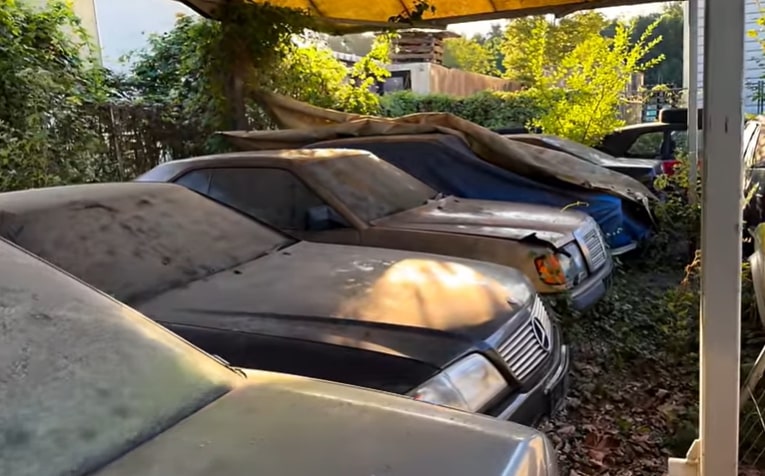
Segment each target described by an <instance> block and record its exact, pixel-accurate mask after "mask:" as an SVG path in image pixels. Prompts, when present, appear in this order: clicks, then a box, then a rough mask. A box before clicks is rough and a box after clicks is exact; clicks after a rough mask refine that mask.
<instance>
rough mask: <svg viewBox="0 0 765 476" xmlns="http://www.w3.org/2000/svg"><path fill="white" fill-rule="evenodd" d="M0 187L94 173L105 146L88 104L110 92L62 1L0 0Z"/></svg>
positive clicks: (53, 181)
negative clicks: (33, 3)
mask: <svg viewBox="0 0 765 476" xmlns="http://www.w3.org/2000/svg"><path fill="white" fill-rule="evenodd" d="M0 35H2V41H0V45H2V46H0V190H2V191H6V190H15V189H21V188H28V187H36V186H46V185H57V184H61V183H70V182H78V181H88V180H92V179H93V178H94V175H93V170H94V169H95V164H94V161H95V160H96V157H98V155H99V153H100V152H101V151H102V150H103V147H104V144H103V140H102V138H101V137H99V135H98V132H97V128H96V127H94V124H93V120H92V118H91V117H90V116H88V115H87V114H83V108H84V107H86V106H87V105H89V104H91V103H93V102H98V101H101V100H103V99H104V98H105V97H106V96H107V95H108V89H107V88H106V86H105V80H106V74H105V72H104V71H103V70H101V69H100V68H99V67H98V66H96V62H95V61H94V60H92V59H91V58H90V57H89V51H90V49H89V48H90V39H89V38H88V37H87V33H85V30H84V29H83V28H82V27H81V25H80V22H79V20H78V18H77V17H76V16H75V15H74V13H73V12H72V10H71V8H70V7H69V5H68V4H66V3H65V2H48V3H47V4H46V5H45V6H44V7H40V8H31V7H28V6H26V5H25V3H24V2H17V1H14V0H0Z"/></svg>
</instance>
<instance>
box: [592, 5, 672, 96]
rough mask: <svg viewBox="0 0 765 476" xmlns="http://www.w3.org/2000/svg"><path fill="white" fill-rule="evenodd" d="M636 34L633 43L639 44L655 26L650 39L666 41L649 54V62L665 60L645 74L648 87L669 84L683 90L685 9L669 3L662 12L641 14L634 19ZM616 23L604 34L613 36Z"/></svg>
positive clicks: (633, 36)
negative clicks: (644, 34) (642, 37)
mask: <svg viewBox="0 0 765 476" xmlns="http://www.w3.org/2000/svg"><path fill="white" fill-rule="evenodd" d="M634 21H635V31H634V32H633V34H632V38H631V39H632V41H633V42H635V41H637V40H638V39H639V38H640V36H641V35H642V34H643V33H644V32H645V31H646V29H647V28H649V27H651V25H653V24H654V23H656V26H655V27H654V28H653V33H652V35H651V37H650V38H649V40H650V39H654V38H657V37H659V36H660V37H662V38H663V39H664V40H663V41H662V42H661V43H659V44H657V45H656V47H655V48H653V49H652V50H651V51H650V52H648V54H647V55H646V59H647V60H650V59H653V58H658V57H659V56H663V57H664V60H663V61H662V62H660V63H658V64H655V65H653V66H652V67H650V68H648V69H646V71H645V84H650V85H654V84H669V85H672V86H673V87H680V86H682V84H683V7H682V3H680V2H671V3H667V4H666V5H665V6H664V8H663V11H661V12H657V13H650V14H648V15H641V16H638V17H636V18H635V19H634ZM617 23H618V22H616V21H614V22H612V23H611V24H610V25H609V26H608V27H606V29H605V31H604V32H603V34H604V35H605V36H608V37H613V35H614V33H615V31H616V27H617Z"/></svg>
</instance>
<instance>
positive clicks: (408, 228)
mask: <svg viewBox="0 0 765 476" xmlns="http://www.w3.org/2000/svg"><path fill="white" fill-rule="evenodd" d="M136 180H138V181H142V182H151V181H159V182H172V183H177V184H179V185H183V186H186V187H188V188H190V189H192V190H195V191H197V192H199V193H201V194H203V195H205V196H208V197H211V198H212V199H214V200H216V201H219V202H221V203H223V204H225V205H228V206H230V207H233V208H235V209H237V210H240V211H242V212H244V213H246V214H248V215H249V216H251V217H253V218H256V219H259V220H262V221H264V222H266V223H269V224H271V225H272V226H275V227H277V228H279V229H282V230H286V231H288V232H289V233H291V234H294V235H296V236H298V237H300V238H301V239H305V240H308V241H316V242H324V243H336V244H345V245H362V246H372V247H381V248H395V249H400V250H407V251H418V252H426V253H437V254H440V255H446V256H455V257H460V258H468V259H477V260H482V261H488V262H492V263H497V264H502V265H505V266H512V267H514V268H517V269H519V270H520V271H522V272H523V273H524V274H525V275H526V277H527V278H528V279H530V280H531V282H532V283H533V284H534V286H535V288H536V289H537V292H539V293H543V294H557V295H566V294H570V295H571V298H572V300H573V303H574V306H576V307H577V308H579V309H586V308H588V307H590V306H592V305H594V304H595V303H596V302H598V301H599V300H600V299H601V298H602V297H603V296H604V295H605V293H606V290H607V284H608V281H609V279H610V276H611V272H612V268H613V266H612V265H613V263H612V259H611V255H610V254H609V252H608V249H607V246H606V243H605V240H604V237H603V234H602V232H601V231H600V228H599V227H598V225H597V223H595V221H594V220H592V219H591V218H590V217H588V216H587V215H584V214H583V213H579V212H573V211H572V212H565V213H563V212H560V211H558V210H555V209H551V208H548V207H541V206H535V205H529V204H524V205H519V204H508V203H504V202H496V201H482V200H468V199H462V198H456V197H452V196H447V195H443V194H441V193H439V192H437V191H436V190H433V189H432V188H430V187H428V186H427V185H425V184H424V183H422V182H420V181H419V180H417V179H415V178H414V177H412V176H411V175H409V174H407V173H405V172H404V171H402V170H400V169H398V168H396V167H394V166H392V165H390V164H389V163H387V162H385V161H383V160H380V159H379V158H377V157H375V156H373V155H371V154H369V153H368V152H366V151H361V150H334V149H322V150H286V151H266V152H240V153H232V154H222V155H216V156H208V157H198V158H194V159H186V160H176V161H172V162H168V163H165V164H162V165H159V166H158V167H155V168H154V169H152V170H151V171H149V172H147V173H146V174H144V175H142V176H141V177H139V178H138V179H136Z"/></svg>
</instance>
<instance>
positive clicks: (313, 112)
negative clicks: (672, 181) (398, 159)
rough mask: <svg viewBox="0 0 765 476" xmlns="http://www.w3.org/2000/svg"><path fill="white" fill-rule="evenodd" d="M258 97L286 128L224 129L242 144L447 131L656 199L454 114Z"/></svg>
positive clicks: (510, 160)
mask: <svg viewBox="0 0 765 476" xmlns="http://www.w3.org/2000/svg"><path fill="white" fill-rule="evenodd" d="M258 100H259V101H260V102H261V104H262V105H263V106H264V108H265V109H266V111H267V112H268V113H269V115H270V116H271V117H272V118H273V119H274V120H275V121H276V123H277V124H278V125H279V127H282V128H284V129H285V130H279V131H227V132H221V134H222V135H223V136H224V137H225V138H226V139H227V140H228V141H229V142H230V143H231V144H232V145H234V146H235V147H237V148H239V149H241V150H267V149H289V148H296V147H304V146H306V145H309V144H312V143H314V142H319V141H323V140H330V139H337V138H341V137H349V136H352V137H359V136H375V135H377V136H379V135H396V134H400V135H408V134H427V133H444V134H452V135H456V136H458V137H460V138H462V139H463V140H465V142H467V144H468V145H469V146H470V148H471V149H472V151H473V152H474V153H475V154H476V155H478V156H479V157H481V158H482V159H483V160H486V161H487V162H490V163H492V164H494V165H497V166H499V167H502V168H504V169H506V170H510V171H512V172H515V173H519V174H521V175H524V176H526V177H530V178H535V179H538V180H541V181H545V180H547V181H549V180H550V179H553V180H559V181H562V182H566V183H570V184H573V185H577V186H580V187H583V188H587V189H592V190H597V191H601V192H605V193H609V194H612V195H616V196H618V197H621V198H624V199H627V200H630V201H633V202H636V203H638V204H640V205H642V206H643V207H644V208H645V209H646V211H647V212H648V213H649V214H650V204H649V202H650V200H655V199H656V197H655V195H654V194H653V193H652V192H651V191H650V190H648V188H646V187H645V186H644V185H643V184H641V183H640V182H638V181H637V180H635V179H633V178H632V177H628V176H626V175H624V174H621V173H618V172H614V171H611V170H608V169H606V168H603V167H600V166H598V165H595V164H591V163H589V162H586V161H584V160H580V159H577V158H575V157H572V156H571V155H569V154H565V153H562V152H558V151H554V150H549V149H545V148H542V147H537V146H534V145H530V144H524V143H521V142H515V141H510V140H508V139H506V138H505V137H502V136H501V135H499V134H496V133H494V132H492V131H490V130H489V129H486V128H484V127H481V126H479V125H477V124H474V123H472V122H470V121H467V120H465V119H461V118H459V117H456V116H454V115H452V114H446V113H419V114H411V115H408V116H403V117H398V118H393V119H391V118H381V117H373V116H361V115H358V114H348V113H344V112H338V111H333V110H330V109H324V108H319V107H315V106H312V105H309V104H306V103H303V102H300V101H297V100H295V99H292V98H288V97H285V96H281V95H277V94H272V93H266V92H261V93H258Z"/></svg>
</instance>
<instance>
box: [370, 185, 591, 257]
mask: <svg viewBox="0 0 765 476" xmlns="http://www.w3.org/2000/svg"><path fill="white" fill-rule="evenodd" d="M586 221H587V215H585V214H583V213H580V212H576V211H568V212H566V213H561V212H560V211H559V210H557V209H555V208H552V207H547V206H544V205H532V204H527V203H508V202H494V201H489V200H471V199H467V198H455V197H447V198H445V199H442V200H437V201H433V202H431V203H428V204H426V205H423V206H421V207H418V208H413V209H411V210H407V211H405V212H402V213H398V214H396V215H393V216H390V217H386V218H384V219H382V220H378V221H376V222H374V225H375V226H385V227H389V228H400V229H414V230H429V231H437V232H444V233H459V234H466V235H477V236H490V237H494V238H506V239H509V240H522V239H525V238H530V237H536V238H537V239H540V240H543V241H545V242H547V243H549V244H551V245H553V246H555V247H561V246H563V245H565V244H566V243H569V242H570V241H572V240H573V239H574V235H573V233H574V231H576V229H577V228H579V227H580V226H582V225H583V224H584V223H585V222H586Z"/></svg>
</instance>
